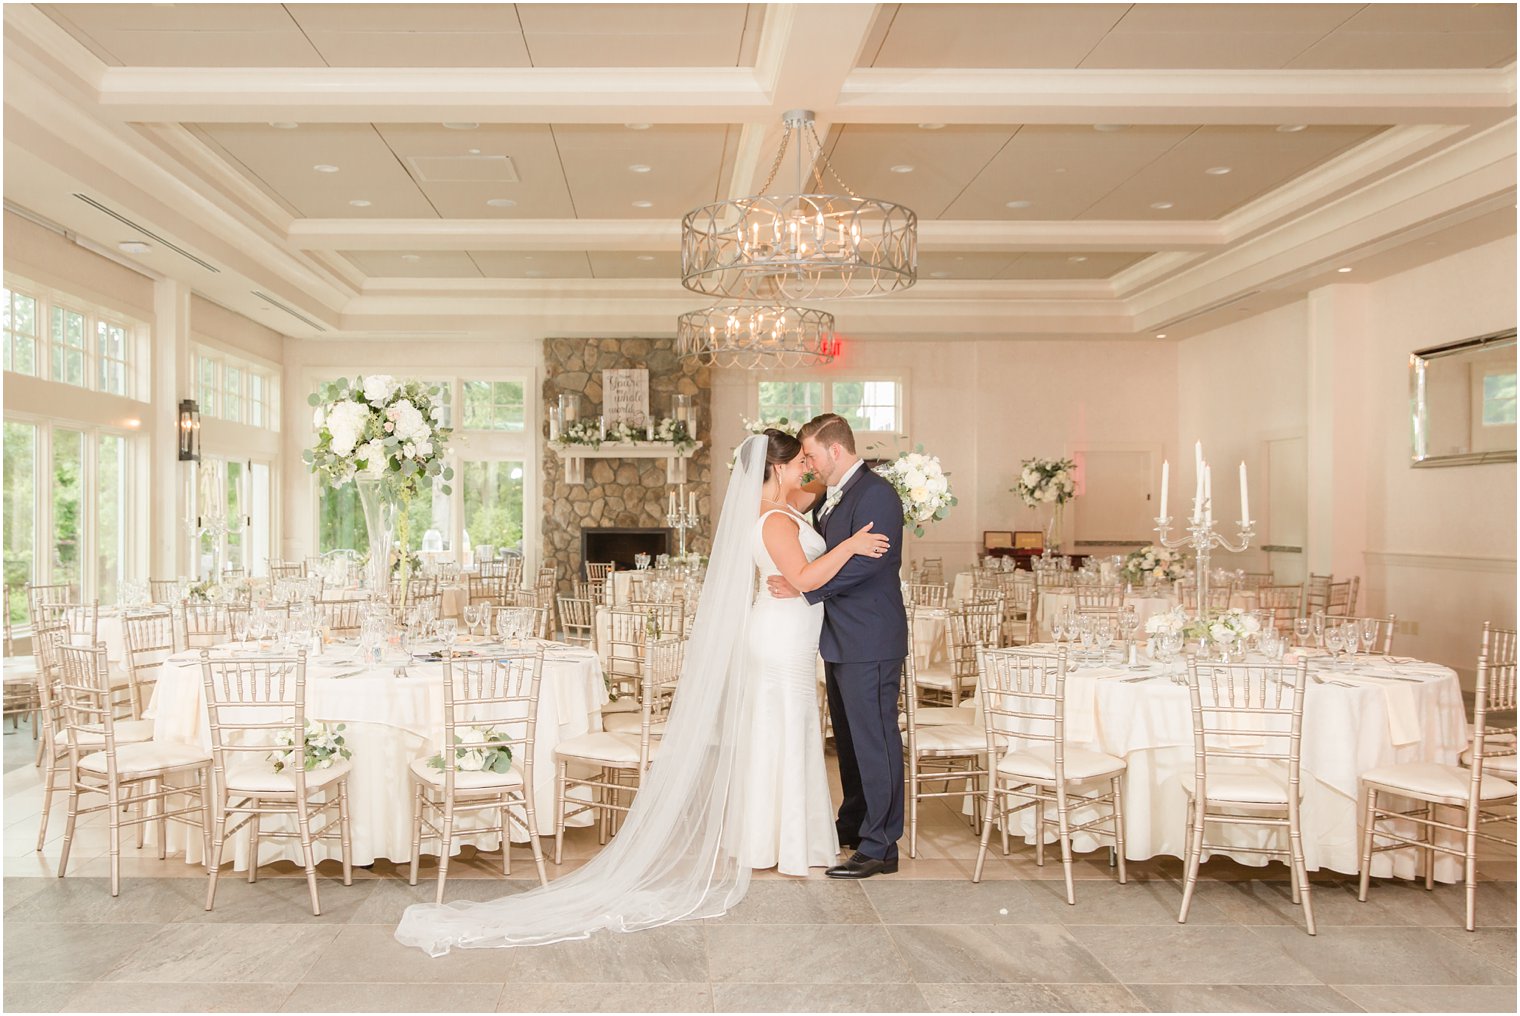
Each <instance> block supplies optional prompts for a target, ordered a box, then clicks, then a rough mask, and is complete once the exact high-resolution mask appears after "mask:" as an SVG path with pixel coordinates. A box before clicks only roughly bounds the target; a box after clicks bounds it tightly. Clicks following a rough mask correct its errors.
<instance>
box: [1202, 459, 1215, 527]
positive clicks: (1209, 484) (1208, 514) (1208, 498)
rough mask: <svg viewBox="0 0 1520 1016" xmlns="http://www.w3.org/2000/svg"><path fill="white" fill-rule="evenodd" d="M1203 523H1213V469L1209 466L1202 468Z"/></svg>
mask: <svg viewBox="0 0 1520 1016" xmlns="http://www.w3.org/2000/svg"><path fill="white" fill-rule="evenodd" d="M1203 521H1204V522H1205V523H1212V522H1213V521H1214V469H1213V467H1212V466H1209V465H1205V466H1204V467H1203Z"/></svg>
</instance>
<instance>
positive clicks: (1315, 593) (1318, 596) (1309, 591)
mask: <svg viewBox="0 0 1520 1016" xmlns="http://www.w3.org/2000/svg"><path fill="white" fill-rule="evenodd" d="M1334 581H1335V576H1334V575H1333V574H1331V575H1316V574H1314V573H1313V572H1310V573H1309V578H1308V580H1307V581H1306V582H1304V614H1305V615H1308V614H1313V613H1314V612H1315V611H1316V610H1319V611H1323V610H1324V609H1325V608H1326V607H1328V606H1329V605H1330V584H1331V583H1332V582H1334Z"/></svg>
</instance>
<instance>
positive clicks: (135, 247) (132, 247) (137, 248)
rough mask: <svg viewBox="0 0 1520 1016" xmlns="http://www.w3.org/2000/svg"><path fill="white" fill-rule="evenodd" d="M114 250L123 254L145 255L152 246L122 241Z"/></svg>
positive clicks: (136, 241) (139, 241)
mask: <svg viewBox="0 0 1520 1016" xmlns="http://www.w3.org/2000/svg"><path fill="white" fill-rule="evenodd" d="M116 249H117V250H119V251H122V252H123V253H125V254H146V253H148V251H150V250H152V249H153V245H152V244H151V243H143V242H142V241H141V240H123V241H121V243H118V244H117V245H116Z"/></svg>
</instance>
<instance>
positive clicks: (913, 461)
mask: <svg viewBox="0 0 1520 1016" xmlns="http://www.w3.org/2000/svg"><path fill="white" fill-rule="evenodd" d="M923 464H924V456H923V455H921V454H919V453H918V452H910V453H909V454H908V465H910V466H922V465H923Z"/></svg>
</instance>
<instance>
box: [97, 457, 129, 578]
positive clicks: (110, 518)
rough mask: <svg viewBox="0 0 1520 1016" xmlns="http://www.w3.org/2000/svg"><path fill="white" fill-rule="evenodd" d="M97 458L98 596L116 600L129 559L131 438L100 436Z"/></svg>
mask: <svg viewBox="0 0 1520 1016" xmlns="http://www.w3.org/2000/svg"><path fill="white" fill-rule="evenodd" d="M98 440H99V444H98V445H97V451H96V458H95V476H96V484H95V488H96V489H95V495H94V497H92V498H91V501H92V502H93V504H94V505H95V510H96V521H95V553H94V558H95V595H96V596H97V597H98V598H99V599H100V601H101V602H102V603H114V602H115V601H116V600H117V599H118V597H119V595H120V593H121V580H122V569H123V568H124V567H125V566H126V561H127V530H126V526H125V524H124V523H125V521H126V516H127V483H126V458H127V441H126V438H123V437H122V436H121V435H119V434H101V435H99V438H98Z"/></svg>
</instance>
